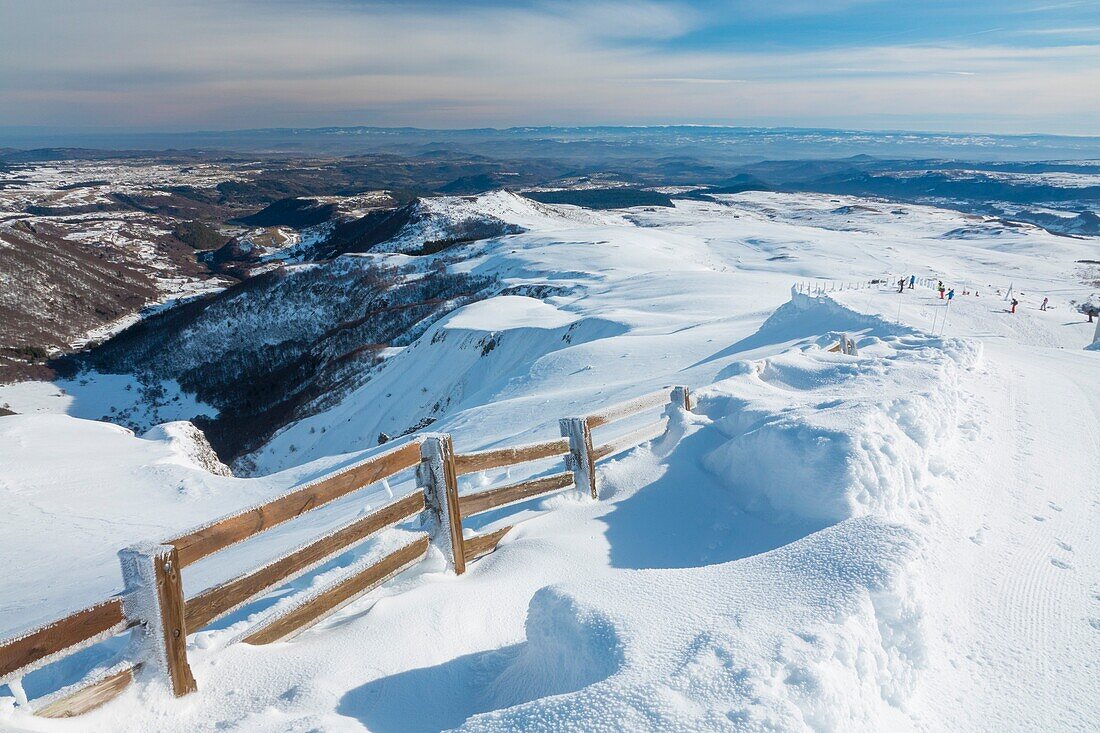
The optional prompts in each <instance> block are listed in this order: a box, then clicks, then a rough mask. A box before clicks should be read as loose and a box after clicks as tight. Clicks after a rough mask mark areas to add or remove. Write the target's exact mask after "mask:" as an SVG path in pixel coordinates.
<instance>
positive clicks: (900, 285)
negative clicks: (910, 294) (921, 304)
mask: <svg viewBox="0 0 1100 733" xmlns="http://www.w3.org/2000/svg"><path fill="white" fill-rule="evenodd" d="M898 292H899V293H904V292H905V278H904V277H903V278H901V279H900V280H898Z"/></svg>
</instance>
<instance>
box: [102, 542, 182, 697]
mask: <svg viewBox="0 0 1100 733" xmlns="http://www.w3.org/2000/svg"><path fill="white" fill-rule="evenodd" d="M118 557H119V562H120V564H121V565H122V578H123V581H124V583H125V595H124V596H123V611H124V612H125V614H126V617H127V618H128V619H130V620H132V621H137V622H138V623H139V624H140V626H139V627H138V628H137V629H136V631H135V633H136V634H138V637H137V641H138V643H139V644H140V647H141V649H140V652H139V655H140V657H141V659H139V660H137V661H140V662H141V663H142V664H146V665H150V666H152V667H153V668H155V669H157V670H158V671H159V672H160V673H161V674H163V675H165V676H166V678H167V681H168V686H169V688H171V690H172V694H174V695H175V696H176V697H182V696H183V695H186V694H188V693H190V692H194V691H195V690H196V689H198V688H197V686H196V684H195V677H194V676H193V675H192V674H191V666H190V665H189V664H188V663H187V627H186V625H185V623H184V613H185V606H184V600H183V580H182V578H181V577H180V562H179V553H178V552H177V551H176V548H175V547H173V546H172V545H159V544H156V543H149V544H142V545H134V546H133V547H128V548H126V549H125V550H121V551H120V552H119V553H118Z"/></svg>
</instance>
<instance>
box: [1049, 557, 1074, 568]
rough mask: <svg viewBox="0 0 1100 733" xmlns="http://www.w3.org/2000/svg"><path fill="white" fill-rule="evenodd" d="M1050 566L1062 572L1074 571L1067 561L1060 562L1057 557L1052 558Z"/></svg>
mask: <svg viewBox="0 0 1100 733" xmlns="http://www.w3.org/2000/svg"><path fill="white" fill-rule="evenodd" d="M1050 564H1051V565H1053V566H1054V567H1056V568H1061V569H1062V570H1073V566H1072V565H1070V564H1069V563H1068V562H1066V561H1065V560H1059V559H1058V558H1056V557H1052V558H1050Z"/></svg>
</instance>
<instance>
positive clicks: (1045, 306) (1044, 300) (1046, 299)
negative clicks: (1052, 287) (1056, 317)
mask: <svg viewBox="0 0 1100 733" xmlns="http://www.w3.org/2000/svg"><path fill="white" fill-rule="evenodd" d="M1049 302H1050V298H1043V304H1042V305H1041V306H1039V310H1041V311H1045V310H1046V309H1047V303H1049Z"/></svg>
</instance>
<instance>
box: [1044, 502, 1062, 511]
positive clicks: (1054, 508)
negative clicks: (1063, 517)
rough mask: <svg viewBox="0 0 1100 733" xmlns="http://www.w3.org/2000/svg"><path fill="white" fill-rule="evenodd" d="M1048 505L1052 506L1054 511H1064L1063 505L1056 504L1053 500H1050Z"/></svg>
mask: <svg viewBox="0 0 1100 733" xmlns="http://www.w3.org/2000/svg"><path fill="white" fill-rule="evenodd" d="M1047 506H1049V507H1050V508H1051V509H1053V510H1054V511H1056V512H1060V511H1062V507H1060V506H1058V505H1057V504H1055V503H1054V502H1053V501H1048V502H1047Z"/></svg>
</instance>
